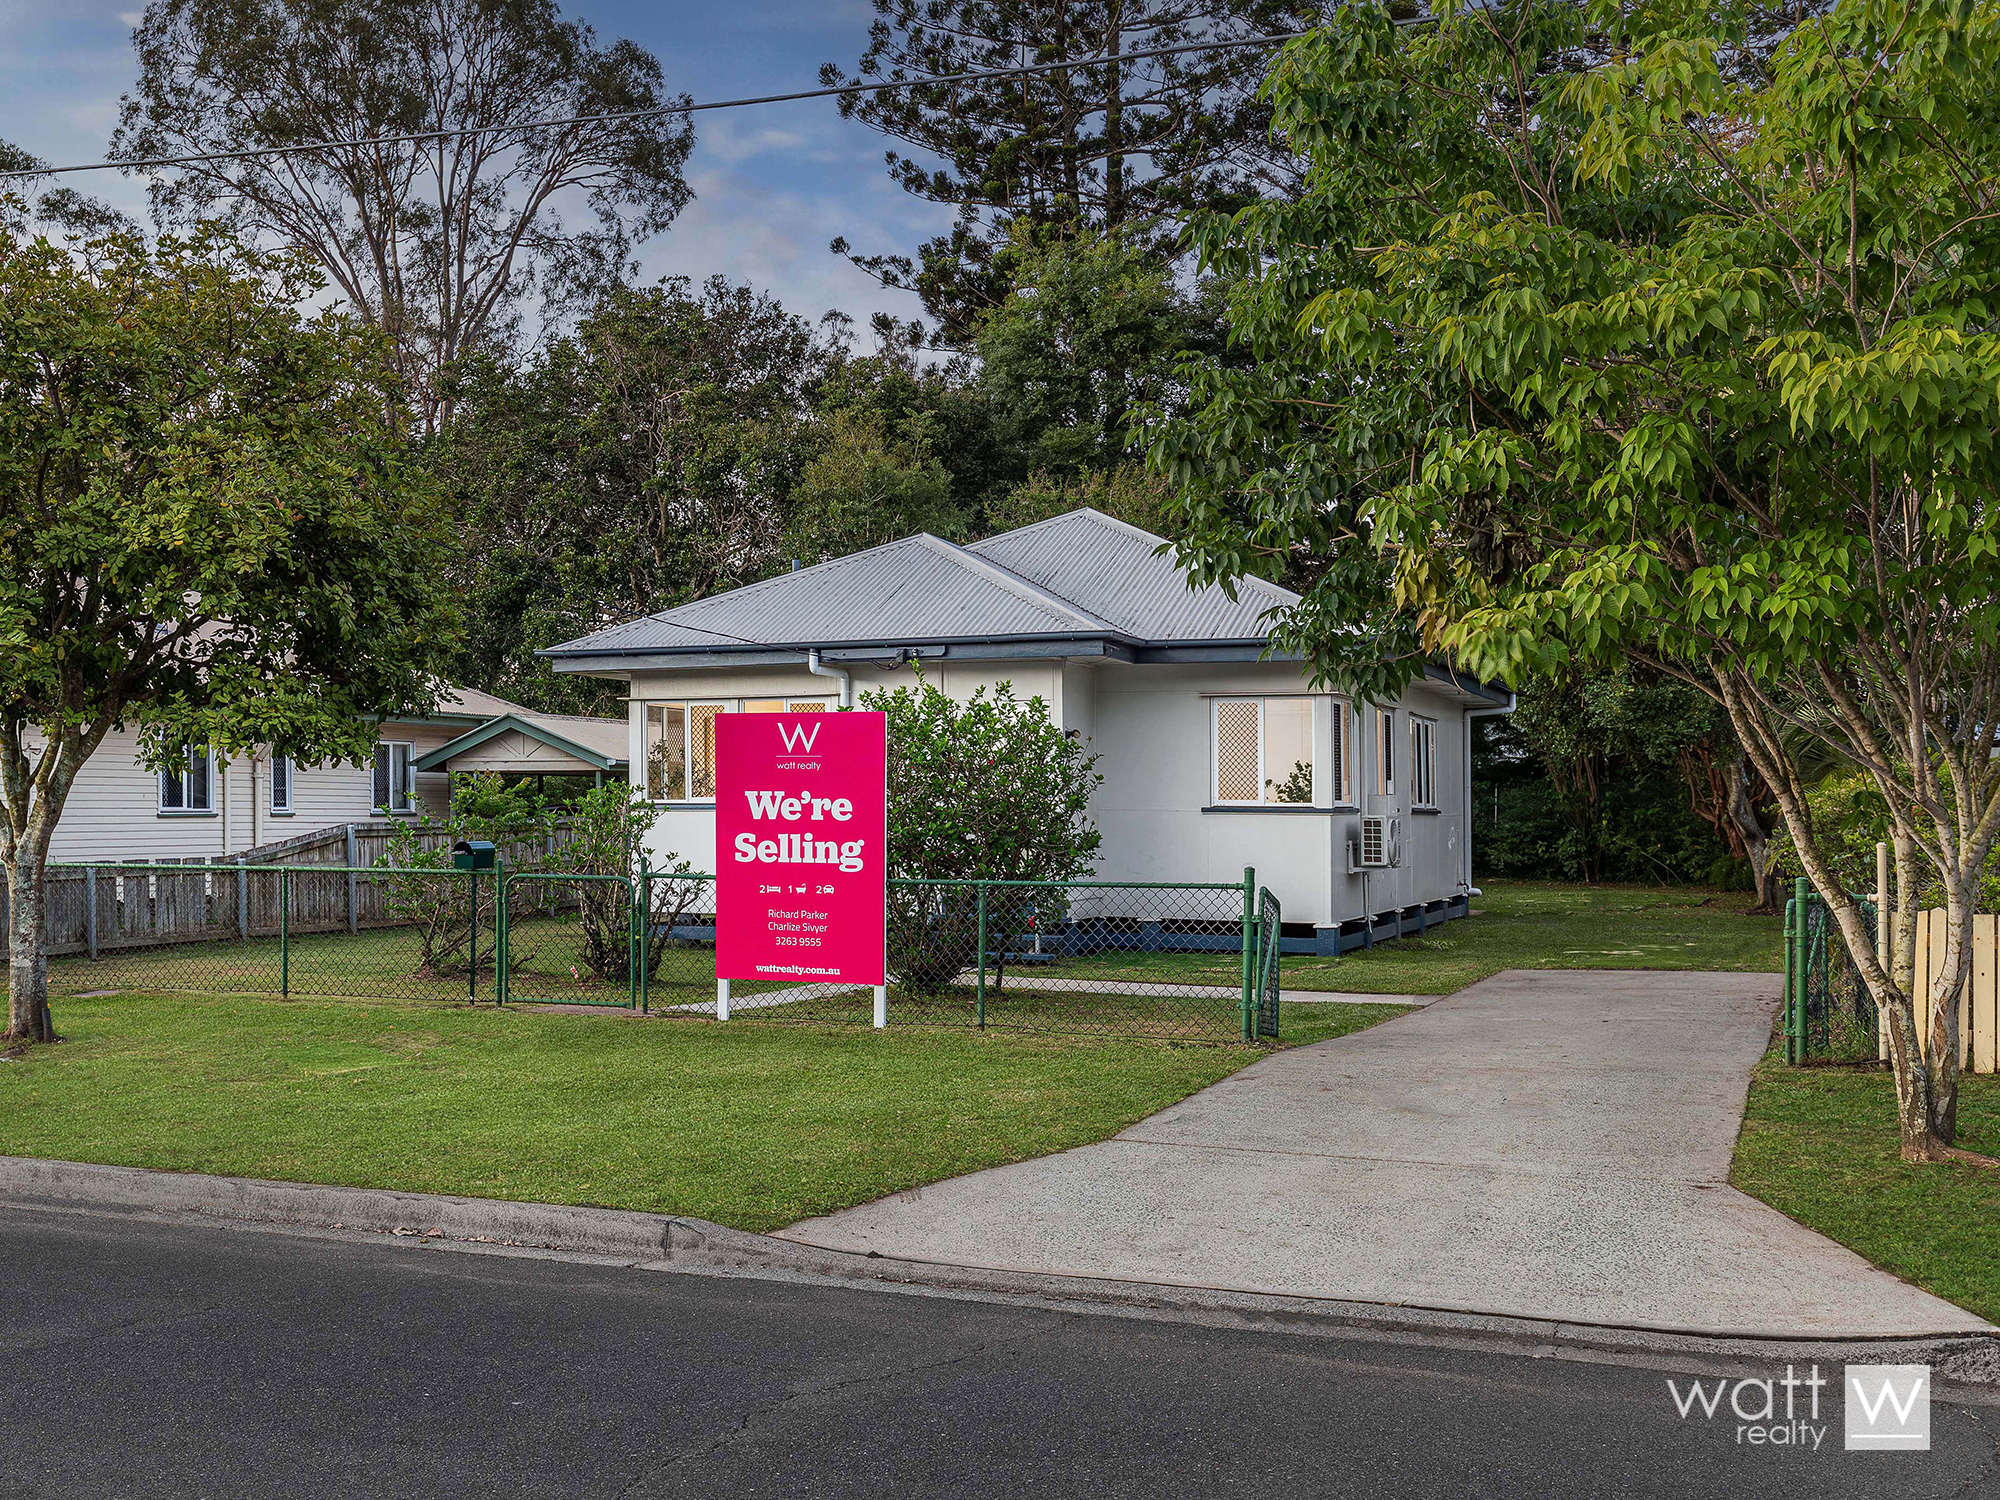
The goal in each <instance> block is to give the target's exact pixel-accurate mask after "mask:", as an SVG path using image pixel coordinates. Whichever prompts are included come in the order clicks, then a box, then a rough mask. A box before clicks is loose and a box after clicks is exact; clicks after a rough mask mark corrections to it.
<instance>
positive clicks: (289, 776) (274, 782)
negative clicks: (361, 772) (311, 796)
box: [269, 750, 374, 818]
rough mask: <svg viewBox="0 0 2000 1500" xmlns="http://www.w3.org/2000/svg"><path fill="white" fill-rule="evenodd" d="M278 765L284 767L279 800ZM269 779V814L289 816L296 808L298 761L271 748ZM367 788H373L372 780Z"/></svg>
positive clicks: (282, 816)
mask: <svg viewBox="0 0 2000 1500" xmlns="http://www.w3.org/2000/svg"><path fill="white" fill-rule="evenodd" d="M279 766H283V767H284V768H285V795H284V797H283V799H282V800H280V798H279V796H278V767H279ZM369 775H370V777H371V778H372V777H373V775H374V772H373V771H370V772H369ZM269 780H270V784H271V792H270V801H271V816H272V817H274V818H289V817H290V816H291V815H292V813H293V812H294V811H295V810H296V809H295V808H294V807H293V799H294V798H296V797H297V796H298V786H299V763H298V762H297V761H295V760H293V759H292V758H291V756H289V755H287V754H285V752H284V751H282V750H273V751H272V752H271V774H270V777H269ZM369 790H370V791H371V792H372V791H373V790H374V783H373V781H372V780H371V781H370V784H369Z"/></svg>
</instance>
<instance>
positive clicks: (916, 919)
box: [861, 679, 1104, 989]
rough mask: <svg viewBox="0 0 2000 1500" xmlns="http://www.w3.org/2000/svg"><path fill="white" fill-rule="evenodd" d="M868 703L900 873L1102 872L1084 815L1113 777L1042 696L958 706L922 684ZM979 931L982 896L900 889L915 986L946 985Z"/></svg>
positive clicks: (1058, 875) (1005, 689) (900, 935)
mask: <svg viewBox="0 0 2000 1500" xmlns="http://www.w3.org/2000/svg"><path fill="white" fill-rule="evenodd" d="M861 706H862V707H864V708H870V709H879V710H881V711H882V712H883V713H885V714H886V715H887V716H888V721H889V722H888V728H889V874H890V875H891V876H892V877H895V878H899V879H914V880H941V881H972V880H1076V879H1080V878H1082V877H1085V876H1087V875H1089V874H1090V872H1091V870H1092V869H1093V868H1094V867H1095V865H1096V862H1097V849H1098V843H1099V835H1098V832H1097V830H1096V829H1095V828H1094V827H1092V826H1091V823H1090V820H1089V818H1088V817H1087V816H1086V813H1087V810H1088V808H1089V806H1090V797H1091V794H1092V793H1093V792H1094V791H1096V789H1097V787H1098V785H1099V784H1100V783H1101V782H1102V781H1103V779H1104V778H1103V777H1101V776H1099V775H1098V774H1097V757H1096V756H1094V755H1091V754H1090V753H1089V752H1088V751H1087V750H1086V748H1085V746H1084V744H1083V742H1082V740H1081V739H1079V738H1078V737H1077V736H1076V735H1075V734H1073V733H1067V732H1065V731H1064V730H1063V729H1062V728H1061V727H1059V726H1058V725H1057V724H1056V722H1055V721H1054V719H1052V718H1051V717H1050V715H1049V707H1048V704H1046V703H1045V702H1043V701H1042V700H1041V699H1040V698H1030V699H1028V700H1027V701H1026V702H1025V703H1023V702H1021V701H1019V700H1018V699H1016V698H1015V696H1014V689H1013V687H1012V685H1011V684H1009V683H1004V682H1003V683H1001V684H1000V685H999V686H998V687H996V688H994V689H993V690H992V692H991V693H990V694H989V693H988V692H987V690H986V689H984V688H981V689H980V690H979V691H978V692H976V693H974V694H973V696H972V698H971V700H970V701H968V702H964V703H959V702H954V701H953V700H952V699H950V698H948V697H946V696H945V695H944V694H943V693H941V692H939V691H938V690H937V689H936V688H934V687H932V686H931V685H930V684H929V683H928V682H924V681H922V680H921V679H920V680H919V681H918V683H917V685H916V686H915V687H913V688H898V689H896V690H895V691H893V692H891V691H888V690H881V691H877V692H872V693H866V694H864V695H863V696H862V699H861ZM990 915H991V914H989V916H990ZM976 927H977V909H976V897H975V895H974V893H973V892H972V891H970V890H968V889H965V888H964V887H962V886H949V885H948V886H928V887H926V886H915V887H912V886H891V887H890V892H889V967H890V969H891V970H892V971H893V972H894V973H895V975H896V977H897V979H898V980H899V981H900V982H901V983H903V984H905V985H908V986H910V987H912V988H916V989H936V988H938V987H940V986H943V985H946V984H949V983H951V982H952V981H953V980H954V979H956V978H957V977H958V975H959V974H960V973H961V972H962V971H963V969H964V967H965V964H966V962H967V959H968V957H969V956H970V955H971V954H972V952H973V951H974V948H975V944H976V940H977V934H976Z"/></svg>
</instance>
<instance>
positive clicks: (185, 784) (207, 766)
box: [160, 745, 215, 813]
mask: <svg viewBox="0 0 2000 1500" xmlns="http://www.w3.org/2000/svg"><path fill="white" fill-rule="evenodd" d="M160 811H161V812H163V813H212V812H214V811H215V752H214V751H213V750H211V749H209V748H208V747H207V746H206V745H189V746H188V747H187V748H186V749H184V750H182V751H180V752H179V753H178V754H177V755H175V757H174V759H173V763H172V764H170V765H169V766H168V767H167V768H166V769H165V770H164V771H162V772H160Z"/></svg>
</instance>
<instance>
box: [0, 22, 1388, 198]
mask: <svg viewBox="0 0 2000 1500" xmlns="http://www.w3.org/2000/svg"><path fill="white" fill-rule="evenodd" d="M1396 24H1397V25H1399V26H1400V25H1405V24H1407V23H1406V22H1402V21H1398V22H1397V23H1396ZM1306 35H1309V33H1308V32H1304V31H1281V32H1274V33H1271V34H1269V35H1262V36H1251V37H1236V38H1222V39H1216V40H1210V41H1205V42H1188V43H1186V44H1184V45H1181V46H1176V47H1149V48H1140V49H1138V50H1136V51H1132V52H1107V53H1101V54H1099V55H1098V56H1096V57H1082V58H1072V59H1069V60H1067V61H1064V62H1052V63H1033V64H1029V65H1026V66H1022V67H1013V68H988V69H985V70H983V71H979V72H972V73H942V74H931V75H926V76H924V77H921V78H887V79H878V80H876V81H874V82H872V83H862V82H858V81H857V82H854V83H843V84H837V85H833V86H831V87H828V88H818V89H801V90H798V91H796V92H794V93H789V94H759V95H755V96H752V97H748V98H743V99H714V100H708V101H705V102H701V103H687V104H661V105H656V106H650V107H648V108H646V109H627V110H615V111H612V112H610V113H606V114H596V115H568V116H565V117H563V118H560V119H554V120H503V121H499V122H497V123H494V124H491V125H462V126H451V127H448V128H445V129H440V130H419V131H412V132H409V133H408V134H404V135H364V136H347V137H334V138H331V139H327V140H315V141H299V142H295V143H293V144H290V145H284V146H239V147H232V148H230V149H228V150H223V151H195V152H189V153H187V154H185V155H182V156H148V157H136V158H132V159H130V160H124V161H95V162H79V163H76V164H74V165H71V166H63V167H19V168H14V169H12V170H9V171H0V182H4V181H6V180H8V179H10V178H17V177H60V176H64V175H66V174H69V173H72V172H146V171H161V170H164V169H166V168H170V167H191V166H205V165H208V164H210V163H213V162H225V161H249V160H254V159H256V158H259V157H267V156H296V155H299V154H301V153H306V152H313V151H338V150H349V149H355V148H365V147H371V146H378V147H379V146H409V145H418V144H421V143H423V142H427V141H445V140H460V139H464V138H467V137H473V136H484V135H506V134H509V133H512V132H516V131H519V132H529V131H541V130H562V129H567V128H570V127H572V126H580V125H615V124H619V123H622V122H625V121H629V120H647V119H658V118H659V117H661V116H663V115H692V114H699V113H702V112H703V111H706V110H717V109H747V108H751V107H753V106H757V105H765V104H789V103H792V102H794V101H797V100H802V99H838V98H847V97H851V96H853V95H856V94H879V93H882V92H884V91H886V90H890V89H921V88H938V87H945V86H956V85H960V84H969V83H984V82H987V81H989V80H992V79H999V78H1020V77H1025V76H1028V75H1031V74H1037V73H1055V72H1061V71H1063V70H1065V69H1069V68H1092V67H1101V66H1104V65H1106V64H1109V63H1124V62H1137V61H1140V60H1142V59H1146V58H1155V57H1180V56H1183V55H1185V54H1187V53H1190V52H1220V51H1227V50H1231V49H1234V48H1238V47H1270V46H1276V45H1278V44H1280V43H1282V42H1289V41H1293V40H1295V39H1297V38H1299V37H1302V36H1306Z"/></svg>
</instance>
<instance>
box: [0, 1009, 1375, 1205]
mask: <svg viewBox="0 0 2000 1500" xmlns="http://www.w3.org/2000/svg"><path fill="white" fill-rule="evenodd" d="M1313 1010H1314V1012H1315V1014H1313V1015H1311V1016H1309V1017H1298V1018H1297V1019H1298V1020H1299V1022H1300V1024H1299V1026H1298V1027H1296V1028H1293V1027H1290V1026H1288V1028H1287V1029H1288V1031H1293V1030H1296V1031H1297V1036H1296V1038H1291V1037H1288V1040H1290V1039H1297V1040H1313V1039H1317V1038H1318V1037H1320V1036H1326V1035H1339V1034H1341V1033H1343V1032H1347V1031H1353V1030H1358V1029H1360V1028H1361V1027H1363V1026H1368V1025H1372V1024H1374V1023H1375V1022H1376V1021H1380V1020H1384V1019H1387V1018H1388V1017H1389V1016H1391V1015H1395V1014H1399V1013H1400V1012H1399V1010H1398V1009H1397V1008H1396V1007H1392V1006H1372V1005H1368V1006H1347V1005H1329V1006H1316V1007H1313ZM1318 1012H1329V1013H1330V1014H1326V1015H1320V1014H1317V1013H1318ZM1287 1019H1288V1021H1289V1020H1291V1019H1293V1018H1292V1017H1288V1018H1287ZM57 1020H58V1023H59V1025H60V1027H61V1029H62V1031H63V1033H64V1035H65V1036H66V1037H67V1038H68V1041H66V1042H65V1043H64V1044H63V1045H62V1046H59V1047H38V1048H35V1049H33V1050H32V1051H31V1052H30V1053H29V1055H28V1056H27V1057H26V1058H25V1059H23V1060H22V1061H20V1062H16V1063H11V1064H0V1153H4V1154H8V1155H15V1156H39V1157H51V1158H57V1159H63V1160H71V1161H93V1162H108V1163H112V1164H116V1165H125V1166H139V1167H158V1168H164V1169H168V1170H172V1171H190V1172H217V1173H223V1174H227V1175H231V1176H244V1177H268V1178H279V1179H284V1180H289V1181H298V1182H325V1183H336V1184H342V1185H348V1186H357V1187H384V1188H400V1189H407V1190H410V1191H415V1192H426V1193H450V1194H458V1195H462V1196H467V1197H486V1198H513V1199H523V1200H530V1201H536V1202H552V1203H577V1204H588V1205H596V1206H602V1207H609V1208H631V1209H645V1210H651V1211H655V1212H671V1213H684V1214H691V1215H694V1216H696V1217H698V1218H704V1219H713V1220H715V1221H717V1222H720V1223H724V1224H732V1225H735V1226H736V1227H738V1228H742V1229H755V1230H765V1229H772V1228H775V1227H777V1226H779V1225H782V1224H788V1223H792V1222H794V1221H796V1220H798V1219H802V1218H806V1217H809V1216H810V1215H813V1214H819V1213H826V1212H829V1211H831V1210H833V1209H836V1208H841V1207H845V1206H847V1205H849V1204H854V1203H862V1202H867V1201H868V1200H870V1199H873V1198H878V1197H881V1196H882V1195H883V1194H885V1193H891V1192H896V1191H899V1190H901V1189H905V1188H911V1187H917V1186H920V1185H922V1184H924V1183H928V1182H935V1181H938V1180H939V1179H941V1178H944V1177H951V1176H956V1175H957V1174H959V1173H962V1172H971V1171H977V1170H979V1169H980V1168H983V1167H991V1166H999V1165H1001V1164H1003V1163H1006V1162H1011V1161H1019V1160H1022V1159H1024V1158H1027V1157H1032V1156H1040V1155H1044V1154H1046V1153H1048V1152H1051V1151H1060V1150H1063V1149H1066V1148H1068V1147H1071V1146H1079V1145H1085V1144H1088V1143H1089V1142H1092V1141H1098V1140H1102V1139H1104V1138H1105V1137H1107V1136H1109V1135H1113V1134H1115V1133H1116V1132H1117V1131H1119V1130H1122V1129H1123V1128H1125V1127H1126V1126H1127V1125H1130V1124H1132V1123H1133V1122H1134V1121H1137V1120H1139V1119H1142V1118H1144V1117H1145V1116H1146V1115H1149V1114H1152V1113H1154V1112H1155V1111H1157V1110H1160V1109H1163V1108H1165V1107H1166V1106H1167V1105H1169V1104H1172V1103H1174V1102H1175V1101H1176V1100H1179V1099H1182V1098H1185V1097H1186V1096H1187V1095H1188V1094H1190V1093H1193V1092H1194V1091H1195V1090H1196V1089H1199V1088H1203V1087H1205V1086H1207V1085H1208V1084H1211V1083H1214V1082H1215V1081H1216V1080H1218V1079H1220V1078H1223V1077H1225V1076H1227V1075H1228V1074H1230V1073H1233V1072H1234V1071H1236V1070H1237V1069H1238V1068H1240V1067H1242V1066H1244V1065H1245V1064H1246V1063H1249V1062H1252V1061H1254V1060H1255V1059H1256V1058H1257V1057H1259V1056H1261V1055H1262V1053H1261V1052H1260V1051H1259V1050H1255V1049H1251V1048H1245V1047H1219V1046H1176V1045H1173V1044H1163V1043H1160V1042H1131V1041H1113V1040H1084V1039H1078V1038H1075V1037H1064V1038H1060V1039H1042V1038H1035V1037H1027V1036H1001V1035H995V1034H992V1033H987V1034H984V1035H982V1034H980V1033H977V1032H967V1031H962V1030H943V1029H931V1028H917V1027H912V1028H908V1029H892V1030H890V1031H888V1032H885V1033H873V1032H869V1031H866V1030H857V1029H855V1028H852V1027H819V1026H781V1025H765V1024H758V1023H754V1022H744V1023H738V1022H731V1023H730V1024H729V1025H727V1026H718V1025H715V1024H712V1023H707V1022H700V1021H691V1020H686V1021H683V1020H651V1021H647V1020H634V1019H629V1018H626V1017H624V1016H619V1015H616V1014H608V1015H601V1016H577V1015H554V1014H546V1013H541V1014H538V1013H535V1012H532V1011H518V1010H507V1011H495V1010H490V1009H483V1008H482V1009H479V1010H470V1009H466V1008H463V1007H457V1008H449V1009H447V1008H443V1007H436V1006H426V1007H414V1006H409V1005H397V1004H393V1003H364V1002H344V1003H325V1002H315V1001H291V1002H281V1001H272V1000H259V999H247V998H241V997H209V996H185V995H183V996H173V997H159V996H144V995H120V996H116V997H110V998H103V999H70V1000H66V1001H63V1002H61V1004H60V1006H59V1008H58V1012H57Z"/></svg>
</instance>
